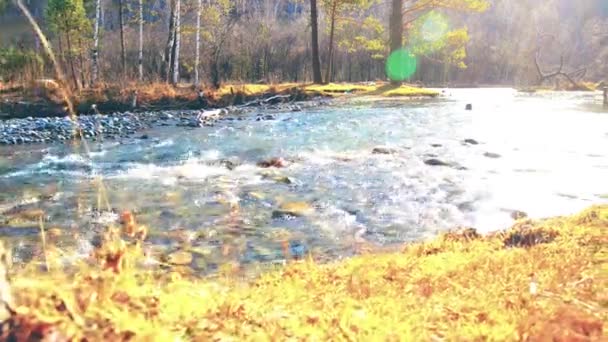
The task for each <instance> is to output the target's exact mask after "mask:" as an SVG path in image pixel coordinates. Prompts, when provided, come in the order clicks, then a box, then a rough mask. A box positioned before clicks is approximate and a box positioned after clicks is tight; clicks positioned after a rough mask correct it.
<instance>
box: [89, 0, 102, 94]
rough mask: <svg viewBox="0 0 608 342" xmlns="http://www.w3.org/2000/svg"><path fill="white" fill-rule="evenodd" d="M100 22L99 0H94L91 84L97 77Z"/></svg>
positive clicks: (94, 82) (95, 81)
mask: <svg viewBox="0 0 608 342" xmlns="http://www.w3.org/2000/svg"><path fill="white" fill-rule="evenodd" d="M100 23H101V0H95V27H94V29H93V51H92V54H91V85H93V86H95V84H96V83H97V79H98V77H99V26H100Z"/></svg>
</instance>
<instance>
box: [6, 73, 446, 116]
mask: <svg viewBox="0 0 608 342" xmlns="http://www.w3.org/2000/svg"><path fill="white" fill-rule="evenodd" d="M354 93H356V94H358V95H375V96H387V97H395V96H401V97H435V96H437V95H439V93H437V92H436V91H434V90H429V89H424V88H419V87H415V86H410V85H401V86H395V85H390V84H387V83H385V82H376V83H373V82H368V83H339V84H334V83H330V84H325V85H313V84H301V83H279V84H226V85H223V86H222V87H220V88H219V89H195V88H194V87H192V86H191V85H187V84H184V85H178V86H172V85H169V84H166V83H149V84H136V83H133V84H103V85H99V86H98V87H95V88H91V89H85V90H82V91H80V92H77V93H74V94H72V99H71V100H72V101H73V102H74V107H75V109H76V112H77V113H78V114H94V113H96V112H101V113H111V112H125V111H133V110H137V111H153V110H172V109H178V110H179V109H207V108H221V107H228V106H234V105H242V104H245V103H248V102H253V101H256V100H263V99H266V98H268V97H273V96H277V95H279V96H283V97H282V99H283V100H285V101H303V100H308V99H311V98H313V97H318V96H324V97H336V96H342V95H345V94H354ZM93 104H95V106H96V109H93V108H92V105H93ZM2 113H3V114H2ZM28 116H32V117H48V116H66V106H65V103H64V100H63V98H62V97H61V96H60V92H59V90H58V85H57V84H56V83H55V82H54V81H52V80H40V81H37V82H35V83H34V84H30V85H27V86H23V85H18V86H17V85H13V86H9V85H4V86H2V85H1V84H0V118H4V119H9V118H22V117H28Z"/></svg>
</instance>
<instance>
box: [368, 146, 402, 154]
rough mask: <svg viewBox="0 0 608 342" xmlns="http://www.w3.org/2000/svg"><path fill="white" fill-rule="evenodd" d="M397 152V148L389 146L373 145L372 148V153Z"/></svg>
mask: <svg viewBox="0 0 608 342" xmlns="http://www.w3.org/2000/svg"><path fill="white" fill-rule="evenodd" d="M395 153H397V149H395V148H391V147H383V146H379V147H374V149H373V150H372V154H395Z"/></svg>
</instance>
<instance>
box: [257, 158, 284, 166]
mask: <svg viewBox="0 0 608 342" xmlns="http://www.w3.org/2000/svg"><path fill="white" fill-rule="evenodd" d="M287 164H288V163H287V161H286V160H285V159H283V158H281V157H278V158H270V159H268V160H262V161H260V162H258V163H257V164H256V165H257V166H258V167H263V168H269V167H276V168H281V167H286V166H287Z"/></svg>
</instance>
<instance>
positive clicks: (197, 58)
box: [194, 0, 203, 87]
mask: <svg viewBox="0 0 608 342" xmlns="http://www.w3.org/2000/svg"><path fill="white" fill-rule="evenodd" d="M202 10H203V0H198V8H197V9H196V47H195V52H194V53H195V55H194V86H195V87H198V86H199V84H200V81H199V74H198V68H199V64H200V61H201V12H202Z"/></svg>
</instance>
